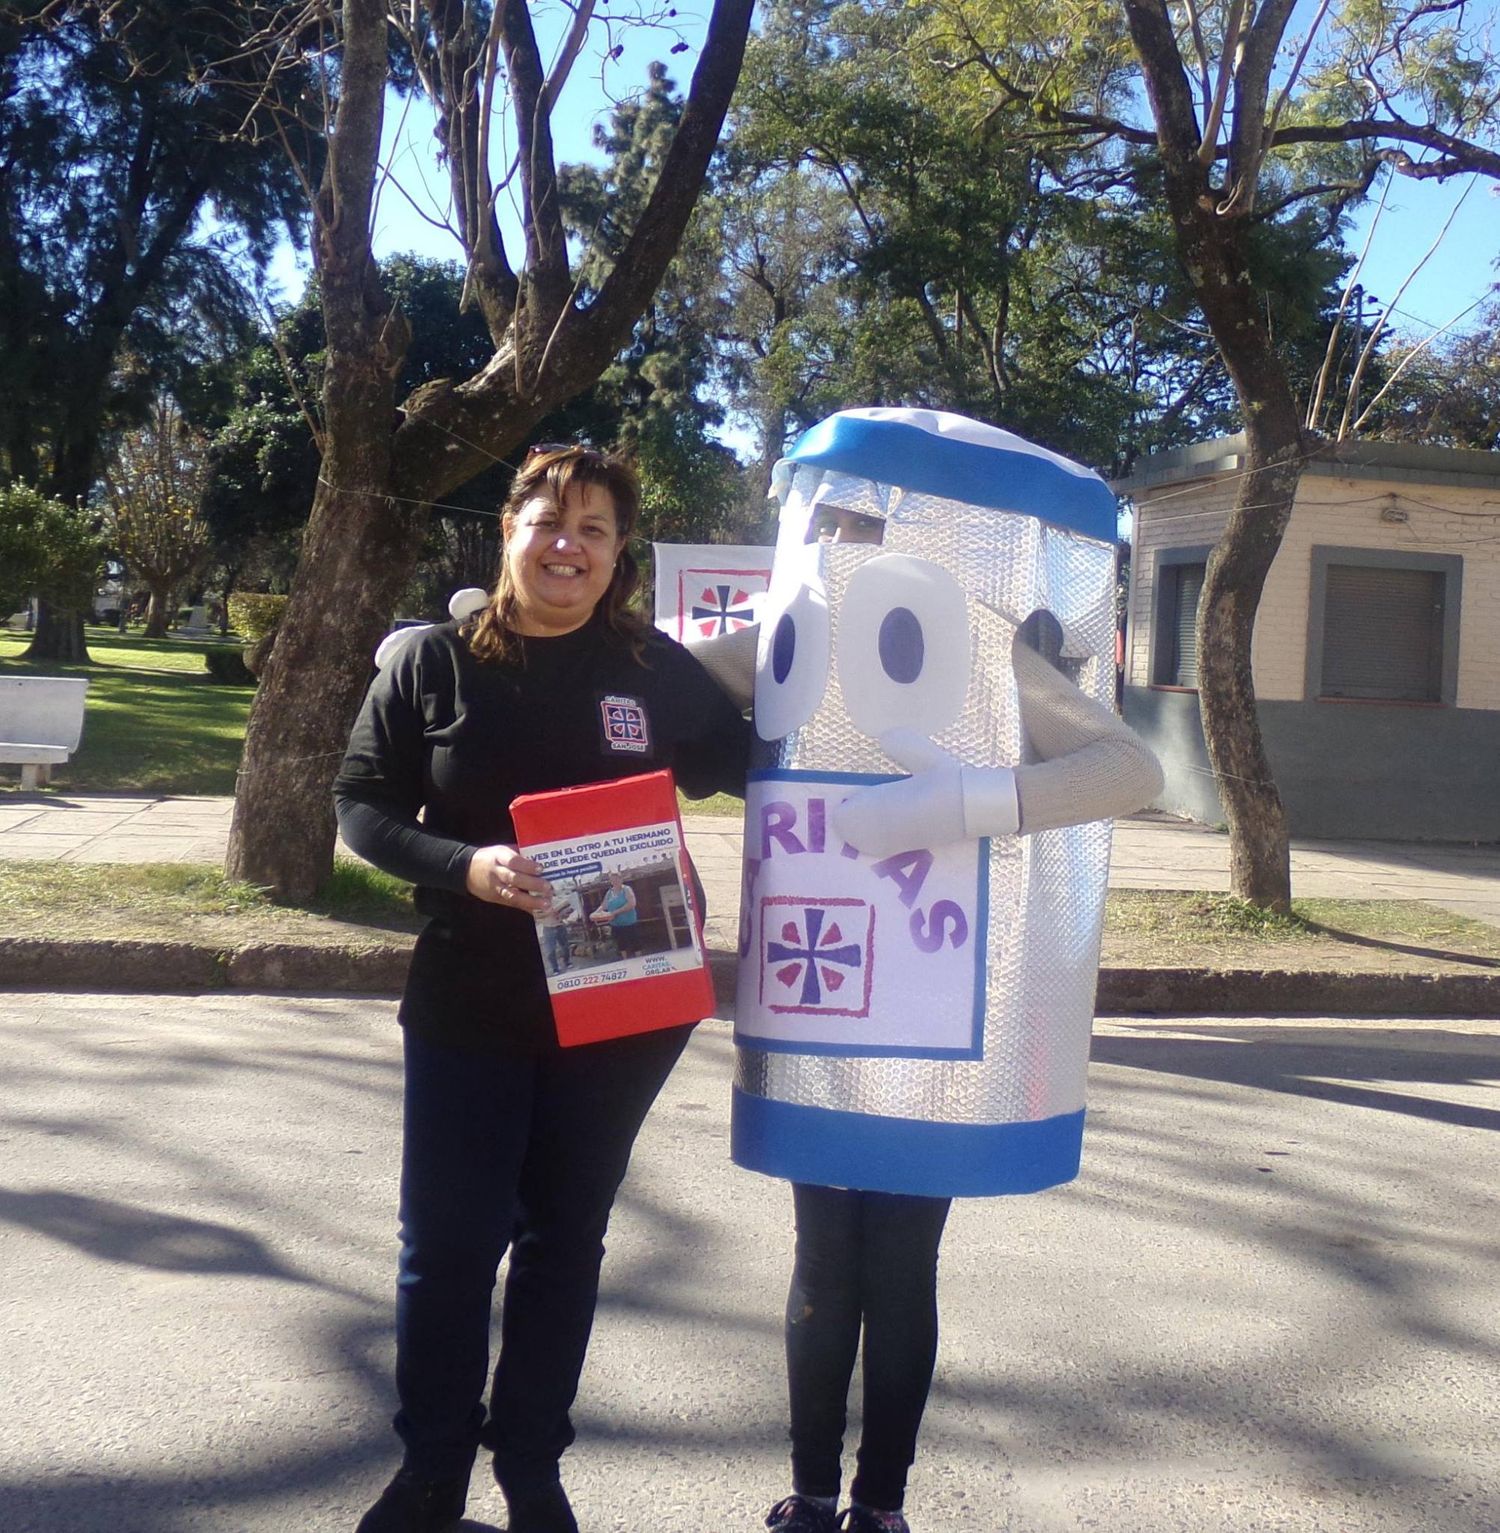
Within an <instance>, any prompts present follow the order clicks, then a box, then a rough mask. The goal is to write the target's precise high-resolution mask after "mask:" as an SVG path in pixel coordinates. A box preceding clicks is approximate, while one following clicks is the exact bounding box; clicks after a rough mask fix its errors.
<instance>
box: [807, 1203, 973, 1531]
mask: <svg viewBox="0 0 1500 1533" xmlns="http://www.w3.org/2000/svg"><path fill="white" fill-rule="evenodd" d="M792 1197H793V1200H794V1203H795V1206H796V1211H797V1259H796V1265H795V1266H794V1268H793V1270H792V1286H791V1291H790V1292H789V1293H788V1294H787V1304H786V1363H787V1381H788V1384H789V1385H790V1390H791V1416H792V1430H791V1437H792V1488H793V1489H794V1490H797V1491H799V1492H800V1493H801V1494H802V1495H804V1496H837V1495H838V1493H839V1484H840V1467H839V1459H840V1456H841V1454H842V1452H843V1446H844V1427H845V1425H846V1422H847V1419H848V1400H849V1381H850V1379H851V1378H852V1376H853V1373H854V1360H855V1356H856V1354H857V1353H858V1351H859V1341H860V1330H861V1326H863V1330H864V1409H863V1421H864V1425H863V1430H862V1432H861V1436H860V1443H859V1456H858V1466H857V1472H856V1474H855V1477H854V1483H853V1485H852V1486H851V1487H850V1492H851V1494H852V1496H853V1498H854V1500H856V1501H858V1502H861V1503H862V1504H863V1505H865V1506H872V1507H875V1508H877V1509H879V1510H881V1511H892V1512H893V1511H899V1510H900V1507H901V1503H902V1501H903V1500H904V1499H905V1496H906V1475H907V1471H908V1470H909V1469H910V1468H911V1465H912V1460H913V1459H914V1458H915V1457H916V1451H917V1430H918V1428H919V1427H920V1426H921V1424H922V1412H923V1410H924V1409H925V1407H926V1405H927V1391H928V1390H929V1389H930V1388H931V1386H932V1370H933V1365H934V1363H935V1362H936V1360H937V1336H938V1315H937V1257H938V1245H939V1242H940V1241H941V1240H942V1238H943V1225H944V1223H945V1222H946V1220H947V1218H948V1207H949V1200H948V1199H947V1198H918V1197H905V1196H901V1195H899V1194H896V1193H885V1192H851V1191H847V1190H845V1189H843V1188H837V1187H806V1186H802V1185H801V1184H797V1185H794V1186H793V1188H792Z"/></svg>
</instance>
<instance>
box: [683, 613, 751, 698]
mask: <svg viewBox="0 0 1500 1533" xmlns="http://www.w3.org/2000/svg"><path fill="white" fill-rule="evenodd" d="M759 643H760V624H759V623H751V624H750V626H749V627H748V628H740V629H737V630H736V631H735V632H734V633H721V634H719V635H718V636H717V637H715V638H712V639H699V640H697V641H696V642H695V643H692V644H689V645H688V646H687V651H688V653H689V654H690V655H691V656H692V657H693V658H694V659H695V660H696V661H698V663H699V664H700V665H701V666H702V667H703V669H704V670H705V671H707V672H708V674H709V675H710V676H712V677H713V679H714V680H715V681H716V682H718V684H719V686H720V687H721V688H722V689H723V692H724V695H725V696H726V697H727V698H728V699H729V700H730V702H732V703H733V704H734V706H735V707H736V708H738V709H739V710H740V712H741V713H743V712H744V711H745V709H747V708H748V707H749V706H750V704H751V703H752V702H754V700H755V651H756V646H757V645H758V644H759Z"/></svg>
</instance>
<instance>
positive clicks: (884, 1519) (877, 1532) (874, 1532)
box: [839, 1506, 911, 1533]
mask: <svg viewBox="0 0 1500 1533" xmlns="http://www.w3.org/2000/svg"><path fill="white" fill-rule="evenodd" d="M839 1526H840V1527H841V1528H842V1529H843V1530H844V1533H911V1528H910V1527H909V1526H908V1525H907V1521H906V1518H904V1517H903V1516H902V1515H901V1513H900V1512H877V1511H876V1510H875V1508H874V1507H873V1506H846V1507H845V1508H844V1510H843V1511H842V1512H840V1513H839Z"/></svg>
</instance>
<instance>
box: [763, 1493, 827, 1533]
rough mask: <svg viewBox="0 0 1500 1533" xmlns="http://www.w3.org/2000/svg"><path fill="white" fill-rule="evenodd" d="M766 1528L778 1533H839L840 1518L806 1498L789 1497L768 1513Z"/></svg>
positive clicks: (818, 1503)
mask: <svg viewBox="0 0 1500 1533" xmlns="http://www.w3.org/2000/svg"><path fill="white" fill-rule="evenodd" d="M766 1526H767V1527H768V1528H774V1529H776V1533H837V1528H838V1516H837V1514H836V1513H834V1512H833V1511H832V1510H831V1509H830V1508H828V1507H826V1506H823V1505H822V1504H821V1503H820V1502H817V1501H809V1500H808V1499H807V1497H806V1496H787V1497H785V1498H784V1499H783V1500H781V1501H778V1502H777V1503H776V1505H775V1506H773V1507H772V1508H771V1510H770V1511H769V1512H767V1513H766Z"/></svg>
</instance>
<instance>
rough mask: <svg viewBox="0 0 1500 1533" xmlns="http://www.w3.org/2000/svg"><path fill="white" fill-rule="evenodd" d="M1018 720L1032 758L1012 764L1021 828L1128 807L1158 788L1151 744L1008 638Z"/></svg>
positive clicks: (1099, 816) (1100, 816)
mask: <svg viewBox="0 0 1500 1533" xmlns="http://www.w3.org/2000/svg"><path fill="white" fill-rule="evenodd" d="M1015 674H1016V684H1017V687H1018V689H1019V692H1020V700H1021V723H1022V726H1023V728H1024V729H1025V731H1026V738H1027V740H1028V742H1029V743H1030V745H1031V748H1032V750H1033V752H1034V753H1035V754H1036V756H1037V757H1038V758H1039V759H1038V760H1037V761H1035V762H1032V763H1030V764H1027V765H1022V766H1019V767H1017V768H1016V797H1017V799H1018V800H1019V803H1020V810H1021V825H1020V829H1021V834H1022V835H1028V834H1031V833H1032V832H1035V831H1039V830H1052V829H1054V828H1055V827H1057V826H1059V825H1077V824H1080V823H1082V822H1083V821H1085V820H1107V819H1113V818H1114V817H1115V816H1116V815H1122V814H1130V813H1131V812H1132V811H1134V810H1136V809H1140V808H1142V807H1143V806H1144V805H1146V804H1148V803H1150V802H1151V800H1152V799H1154V798H1155V797H1156V796H1157V795H1158V794H1159V793H1160V792H1161V790H1162V782H1163V779H1162V772H1161V766H1160V764H1159V763H1158V762H1157V759H1156V757H1155V755H1153V754H1152V751H1151V749H1150V747H1149V746H1148V745H1147V744H1146V743H1145V741H1144V740H1142V739H1141V737H1140V736H1139V735H1138V734H1136V732H1135V731H1134V730H1133V729H1131V728H1130V726H1129V725H1128V724H1126V723H1125V722H1124V721H1123V720H1122V719H1121V718H1119V717H1118V715H1116V714H1115V713H1113V712H1112V711H1111V710H1110V709H1108V708H1105V707H1104V706H1102V705H1101V704H1099V703H1096V702H1095V701H1093V699H1092V698H1088V697H1085V696H1084V695H1083V693H1082V692H1080V691H1079V690H1078V688H1077V687H1075V686H1074V685H1073V684H1072V683H1071V682H1070V681H1068V679H1067V678H1066V677H1065V676H1063V675H1062V674H1061V673H1060V672H1058V671H1056V670H1054V669H1053V668H1052V666H1050V665H1049V664H1048V663H1047V662H1046V661H1045V660H1044V659H1043V658H1042V657H1041V656H1040V655H1039V654H1037V653H1036V651H1035V650H1033V649H1031V648H1030V647H1029V646H1028V645H1025V644H1017V645H1016V646H1015Z"/></svg>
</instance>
